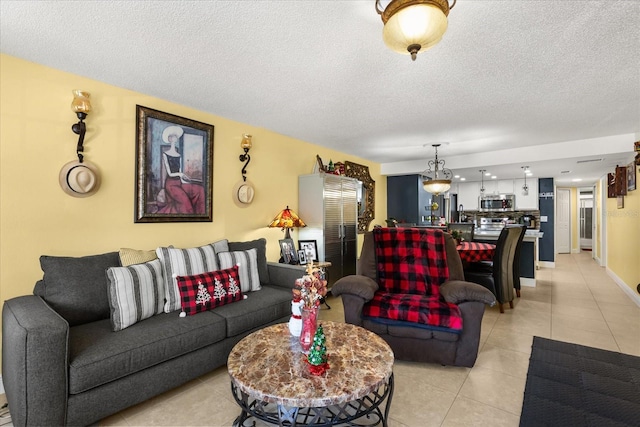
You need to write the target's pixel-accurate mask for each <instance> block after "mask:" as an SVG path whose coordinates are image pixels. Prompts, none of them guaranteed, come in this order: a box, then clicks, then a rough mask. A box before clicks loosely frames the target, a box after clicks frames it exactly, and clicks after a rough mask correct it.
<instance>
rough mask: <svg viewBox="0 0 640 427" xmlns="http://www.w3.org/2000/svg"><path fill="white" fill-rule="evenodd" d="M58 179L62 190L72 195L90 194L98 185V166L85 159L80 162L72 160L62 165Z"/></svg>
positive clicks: (95, 190)
mask: <svg viewBox="0 0 640 427" xmlns="http://www.w3.org/2000/svg"><path fill="white" fill-rule="evenodd" d="M59 180H60V187H62V190H63V191H64V192H65V193H67V194H68V195H70V196H73V197H89V196H92V195H93V194H95V193H96V192H97V191H98V187H100V175H99V173H98V168H97V167H96V165H94V164H93V163H91V162H89V161H87V160H85V161H83V162H82V163H80V162H79V161H77V160H73V161H71V162H69V163H67V164H66V165H64V166H63V167H62V169H61V170H60V176H59Z"/></svg>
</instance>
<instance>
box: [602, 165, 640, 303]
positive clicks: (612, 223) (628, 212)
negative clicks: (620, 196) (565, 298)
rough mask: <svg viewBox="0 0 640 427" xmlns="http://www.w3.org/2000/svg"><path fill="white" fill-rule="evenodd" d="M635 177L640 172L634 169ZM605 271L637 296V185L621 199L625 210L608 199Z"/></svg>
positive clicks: (639, 220)
mask: <svg viewBox="0 0 640 427" xmlns="http://www.w3.org/2000/svg"><path fill="white" fill-rule="evenodd" d="M636 177H637V178H640V172H639V171H638V167H636ZM607 268H609V269H610V270H611V271H612V272H613V273H614V274H615V275H616V276H618V277H619V278H620V279H621V280H622V281H624V283H625V284H626V285H627V286H629V287H630V288H631V290H632V291H633V292H634V293H635V294H637V291H636V287H637V286H638V284H639V283H640V186H638V187H637V189H636V190H635V191H630V192H629V193H628V194H627V195H626V196H624V208H623V209H618V208H617V201H616V199H607Z"/></svg>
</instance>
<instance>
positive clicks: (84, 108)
mask: <svg viewBox="0 0 640 427" xmlns="http://www.w3.org/2000/svg"><path fill="white" fill-rule="evenodd" d="M72 92H73V101H72V102H71V110H72V111H73V112H74V113H85V114H86V113H88V112H90V111H91V101H90V100H89V97H90V96H91V95H90V94H89V92H85V91H83V90H73V91H72Z"/></svg>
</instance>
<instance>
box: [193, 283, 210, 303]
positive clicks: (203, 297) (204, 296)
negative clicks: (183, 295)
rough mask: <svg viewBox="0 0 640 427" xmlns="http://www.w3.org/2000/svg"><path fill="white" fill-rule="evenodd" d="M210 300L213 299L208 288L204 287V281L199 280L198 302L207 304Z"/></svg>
mask: <svg viewBox="0 0 640 427" xmlns="http://www.w3.org/2000/svg"><path fill="white" fill-rule="evenodd" d="M209 301H211V295H210V294H209V292H208V291H207V288H205V287H204V285H203V284H202V282H198V293H197V295H196V304H201V305H206V304H207V303H208V302H209Z"/></svg>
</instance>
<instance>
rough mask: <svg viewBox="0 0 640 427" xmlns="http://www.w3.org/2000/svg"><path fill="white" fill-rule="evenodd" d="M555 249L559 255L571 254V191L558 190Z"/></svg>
mask: <svg viewBox="0 0 640 427" xmlns="http://www.w3.org/2000/svg"><path fill="white" fill-rule="evenodd" d="M556 248H557V252H558V253H559V254H569V253H571V191H570V190H568V189H566V188H559V189H558V198H557V201H556Z"/></svg>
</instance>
